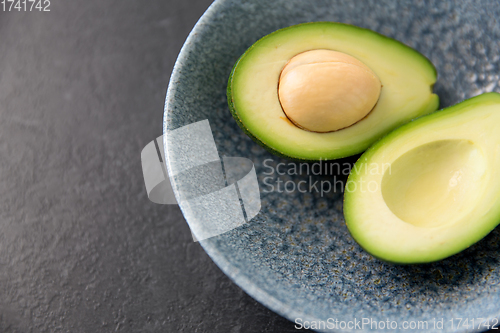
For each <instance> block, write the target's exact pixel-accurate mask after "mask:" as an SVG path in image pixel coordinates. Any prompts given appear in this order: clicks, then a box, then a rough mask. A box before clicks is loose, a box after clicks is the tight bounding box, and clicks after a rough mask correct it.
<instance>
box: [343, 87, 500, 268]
mask: <svg viewBox="0 0 500 333" xmlns="http://www.w3.org/2000/svg"><path fill="white" fill-rule="evenodd" d="M498 124H500V94H498V93H487V94H483V95H480V96H477V97H473V98H470V99H468V100H465V101H463V102H461V103H459V104H456V105H454V106H451V107H449V108H446V109H443V110H441V111H438V112H435V113H433V114H430V115H427V116H424V117H421V118H419V119H417V120H414V121H412V122H410V123H408V124H406V125H403V126H402V127H400V128H398V129H396V130H395V131H393V132H391V133H390V134H389V135H387V136H386V137H384V138H383V139H381V140H380V141H378V142H377V143H376V144H375V145H373V146H372V147H370V148H369V149H368V150H367V151H366V152H365V153H364V154H363V155H362V156H361V157H360V158H359V160H358V161H357V162H356V164H355V165H354V167H353V168H352V171H351V174H350V175H349V178H348V181H347V183H346V188H345V195H344V216H345V221H346V224H347V227H348V229H349V231H350V233H351V235H352V236H353V238H354V239H355V240H356V241H357V242H358V243H359V244H360V245H361V247H363V248H364V249H365V250H366V251H368V252H369V253H371V254H372V255H373V256H375V257H377V258H380V259H382V260H385V261H389V262H394V263H402V264H413V263H427V262H432V261H437V260H441V259H444V258H446V257H449V256H451V255H453V254H456V253H458V252H460V251H462V250H464V249H466V248H468V247H469V246H471V245H472V244H474V243H476V242H477V241H479V240H480V239H482V238H483V237H485V236H486V235H487V234H488V233H489V232H490V231H491V230H493V229H494V228H495V227H496V226H497V225H498V224H499V223H500V173H498V170H499V169H500V131H498Z"/></svg>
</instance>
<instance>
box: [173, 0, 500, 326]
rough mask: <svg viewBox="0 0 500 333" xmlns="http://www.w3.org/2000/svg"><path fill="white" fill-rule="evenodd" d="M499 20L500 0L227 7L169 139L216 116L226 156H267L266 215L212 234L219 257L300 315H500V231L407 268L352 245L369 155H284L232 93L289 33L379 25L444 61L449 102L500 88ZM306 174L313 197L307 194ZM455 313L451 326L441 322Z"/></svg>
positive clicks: (263, 179) (181, 71) (177, 97)
mask: <svg viewBox="0 0 500 333" xmlns="http://www.w3.org/2000/svg"><path fill="white" fill-rule="evenodd" d="M497 17H500V4H498V2H496V1H481V2H478V1H459V2H453V1H435V2H434V1H413V2H401V1H397V0H393V1H380V0H373V1H371V0H370V1H369V0H356V1H347V0H346V1H320V0H308V1H302V0H273V1H269V0H252V1H240V0H234V1H233V0H219V1H216V2H215V3H214V4H213V5H212V6H211V7H210V8H209V10H208V11H207V12H206V13H205V14H204V16H203V17H202V18H201V19H200V21H199V22H198V24H197V25H196V27H195V28H194V30H193V32H192V33H191V35H190V36H189V38H188V40H187V41H186V44H185V46H184V48H183V50H182V52H181V54H180V56H179V59H178V61H177V63H176V66H175V68H174V72H173V76H172V79H171V82H170V87H169V92H168V95H167V104H166V108H165V121H164V131H165V133H167V136H168V133H169V131H172V130H174V129H177V128H179V127H182V126H185V125H188V124H191V123H194V122H197V121H201V120H205V119H208V121H209V123H210V126H211V130H212V133H213V136H214V139H215V143H216V146H217V149H218V152H219V154H220V155H221V156H238V157H245V158H248V159H250V160H252V161H253V163H254V165H255V169H256V173H257V178H258V181H259V186H260V196H261V211H260V213H259V214H258V215H257V216H256V217H255V218H254V219H253V220H251V221H250V222H249V223H247V224H245V225H243V226H242V227H239V228H237V229H234V230H231V231H229V232H227V233H224V234H222V235H220V236H217V237H213V238H209V239H207V240H204V241H202V242H201V244H202V246H203V247H204V248H205V250H206V251H207V253H208V254H209V255H210V256H211V257H212V258H213V260H214V261H215V262H216V263H217V264H218V265H219V266H220V267H221V269H222V270H223V271H224V272H225V273H226V274H227V275H229V276H230V277H231V278H232V279H233V280H234V281H235V282H236V283H237V284H238V285H239V286H240V287H242V288H243V289H244V290H245V291H246V292H247V293H248V294H250V295H251V296H253V297H254V298H256V299H257V300H259V301H260V302H261V303H263V304H265V305H266V306H268V307H270V308H271V309H272V310H274V311H276V312H278V313H280V314H281V315H284V316H285V317H287V318H289V319H291V320H292V321H293V320H295V318H302V319H303V320H324V321H326V320H327V319H328V318H337V319H338V320H339V321H340V320H344V321H349V320H354V318H356V319H358V320H361V319H362V318H370V319H373V320H376V321H385V320H386V319H389V320H392V321H396V322H398V323H401V322H403V321H404V320H413V321H416V320H420V321H428V322H429V327H428V329H427V330H426V331H429V332H430V331H440V332H443V331H444V332H447V331H455V330H457V326H456V323H455V325H454V326H453V325H451V324H450V322H449V320H450V319H452V318H458V317H461V318H494V317H498V316H499V315H500V303H499V302H498V299H499V298H500V284H499V281H500V251H499V250H500V230H499V229H498V228H497V229H496V230H493V231H492V232H491V234H490V235H488V236H487V237H486V238H485V239H483V240H482V241H480V242H479V243H477V244H476V245H474V246H472V247H471V248H469V249H468V250H466V251H464V252H462V253H460V254H458V255H455V256H453V257H452V258H449V259H447V260H444V261H441V262H437V263H433V264H427V265H418V266H397V265H392V264H388V263H384V262H381V261H379V260H377V259H374V258H373V257H372V256H370V255H369V254H367V253H366V252H365V251H364V250H363V249H361V248H360V247H359V246H358V245H357V244H356V242H355V241H354V240H353V239H352V237H351V236H350V234H349V232H348V231H347V229H346V226H345V222H344V219H343V215H342V198H343V193H342V191H343V185H344V184H345V180H346V178H347V173H348V170H349V167H350V166H351V165H352V163H353V162H354V161H355V158H349V159H343V160H339V161H334V162H330V163H321V164H318V165H316V166H313V164H312V163H310V164H309V167H306V166H305V165H301V163H299V162H293V161H289V160H285V159H282V158H278V157H276V156H274V155H272V154H270V153H268V152H267V151H266V150H264V149H263V148H261V147H260V146H259V145H257V144H256V143H254V142H253V141H252V140H251V139H250V138H249V137H247V136H246V135H245V134H244V133H243V132H242V131H241V130H240V128H239V127H238V126H237V124H236V123H235V121H234V120H233V119H232V117H231V114H230V112H229V109H228V107H227V100H226V85H227V80H228V76H229V73H230V71H231V69H232V66H233V65H234V63H235V61H236V60H237V59H238V57H239V56H240V55H241V54H242V53H243V52H244V51H245V50H246V49H247V48H248V47H249V46H250V45H252V44H253V43H254V42H255V41H256V40H258V39H259V38H260V37H262V36H264V35H266V34H268V33H270V32H272V31H275V30H277V29H279V28H283V27H286V26H290V25H293V24H298V23H302V22H311V21H336V22H344V23H349V24H353V25H357V26H360V27H364V28H369V29H372V30H375V31H377V32H379V33H382V34H384V35H387V36H389V37H392V38H395V39H397V40H399V41H401V42H403V43H405V44H407V45H409V46H411V47H413V48H415V49H417V50H418V51H419V52H421V53H422V54H424V55H425V56H427V57H428V58H429V59H430V60H431V61H432V62H433V63H434V65H435V66H436V68H437V71H438V81H437V83H436V85H435V88H434V91H435V92H436V93H437V94H438V95H439V96H440V99H441V107H446V106H449V105H452V104H455V103H457V102H460V101H461V100H463V99H465V98H469V97H472V96H475V95H478V94H480V93H483V92H489V91H497V92H500V82H499V80H500V75H499V74H498V73H500V71H499V69H500V68H499V63H500V61H499V60H500V24H499V23H498V22H497V20H496V18H497ZM166 154H167V163H172V161H175V160H177V159H181V158H182V156H180V155H179V153H178V150H177V149H176V147H173V146H172V145H169V142H168V140H167V145H166ZM277 167H278V169H277ZM307 168H309V170H307ZM320 169H321V170H320ZM278 171H279V172H278ZM300 171H302V173H301V172H300ZM184 181H189V180H184ZM301 181H305V183H303V184H307V189H306V191H299V190H297V187H296V185H297V184H298V183H299V182H301ZM327 183H329V184H330V185H331V189H330V190H329V191H327V189H328V188H327V185H326V184H327ZM294 184H295V186H294ZM314 184H316V185H315V186H314ZM175 185H176V184H174V187H176V186H175ZM177 185H182V184H177ZM322 186H323V187H322ZM322 188H323V191H322V190H321V189H322ZM181 209H182V210H183V213H184V216H185V217H186V219H187V220H189V219H190V218H192V212H191V211H190V207H188V206H183V205H182V203H181ZM206 218H207V219H208V220H209V219H210V218H213V217H211V216H207V217H206ZM441 319H444V322H445V324H444V327H443V330H441V329H437V328H435V327H433V326H432V322H433V320H434V322H435V321H436V320H441ZM446 322H447V323H446ZM478 324H479V323H478V322H476V325H475V327H474V328H470V327H469V328H468V330H469V331H474V330H477V328H478ZM481 329H484V327H482V328H481ZM341 330H342V331H350V330H349V328H347V327H346V328H342V329H341ZM384 330H391V329H390V328H389V329H387V328H384V329H381V331H384ZM458 330H459V331H463V330H465V328H462V327H459V329H458ZM409 331H411V329H409Z"/></svg>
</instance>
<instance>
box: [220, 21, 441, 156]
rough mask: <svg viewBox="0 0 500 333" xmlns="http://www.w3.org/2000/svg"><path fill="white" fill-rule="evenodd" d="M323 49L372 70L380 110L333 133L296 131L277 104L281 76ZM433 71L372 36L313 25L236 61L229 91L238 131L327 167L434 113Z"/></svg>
mask: <svg viewBox="0 0 500 333" xmlns="http://www.w3.org/2000/svg"><path fill="white" fill-rule="evenodd" d="M318 49H326V50H333V51H339V52H343V53H346V54H348V55H350V56H353V57H355V58H357V59H358V60H360V61H361V62H363V63H364V64H365V65H367V66H368V67H369V68H370V69H371V70H372V71H373V72H374V73H375V74H376V75H377V76H378V78H379V79H380V81H381V83H382V89H381V94H380V97H379V100H378V102H377V104H376V106H375V107H374V108H373V109H372V110H371V112H370V113H369V114H368V115H367V116H366V117H365V118H363V119H361V120H360V121H358V122H357V123H355V124H353V125H351V126H349V127H347V128H344V129H341V130H338V131H335V132H329V133H316V132H310V131H307V130H304V129H300V128H298V127H297V126H295V125H294V124H293V123H292V122H291V121H290V120H289V119H288V118H287V116H286V114H285V113H284V112H283V109H282V108H281V104H280V101H279V97H278V82H279V77H280V73H281V70H282V69H283V67H284V66H285V65H286V64H287V62H288V61H289V60H290V59H291V58H293V57H294V56H295V55H297V54H299V53H302V52H305V51H309V50H318ZM435 81H436V70H435V68H434V66H433V65H432V64H431V62H430V61H429V60H428V59H427V58H425V57H424V56H423V55H421V54H420V53H418V52H417V51H415V50H414V49H412V48H410V47H408V46H406V45H404V44H402V43H400V42H398V41H396V40H393V39H391V38H388V37H385V36H382V35H380V34H378V33H376V32H373V31H371V30H367V29H363V28H358V27H355V26H351V25H346V24H341V23H332V22H315V23H305V24H300V25H296V26H291V27H288V28H284V29H281V30H278V31H276V32H274V33H272V34H270V35H267V36H265V37H263V38H262V39H260V40H259V41H257V42H256V43H255V44H253V45H252V46H251V47H250V48H249V49H248V50H247V51H246V52H245V53H244V54H243V55H242V56H241V57H240V59H239V60H238V61H237V63H236V64H235V66H234V68H233V71H232V73H231V75H230V78H229V83H228V87H227V95H228V103H229V107H230V109H231V112H232V114H233V117H234V118H235V120H236V121H237V123H238V125H239V126H240V127H241V128H242V129H243V130H244V131H245V132H246V133H247V134H248V135H249V136H250V137H252V138H253V139H254V140H256V141H257V142H258V143H259V144H261V145H262V146H264V147H265V148H267V149H268V150H270V151H271V152H273V153H275V154H277V155H280V156H284V157H288V158H292V159H298V160H311V161H314V160H330V159H336V158H341V157H346V156H350V155H354V154H358V153H361V152H363V151H364V150H366V149H367V148H368V147H369V146H370V145H371V144H373V143H374V142H375V141H376V140H377V139H379V138H380V137H382V136H384V135H385V134H387V133H388V132H390V131H391V130H393V129H394V128H396V127H398V126H400V125H402V124H404V123H407V122H408V121H410V120H411V119H414V118H416V117H419V116H422V115H425V114H428V113H430V112H432V111H435V110H436V109H437V108H438V105H439V99H438V97H437V95H435V94H433V93H432V87H433V85H434V82H435Z"/></svg>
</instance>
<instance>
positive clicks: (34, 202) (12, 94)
mask: <svg viewBox="0 0 500 333" xmlns="http://www.w3.org/2000/svg"><path fill="white" fill-rule="evenodd" d="M209 4H210V1H208V0H189V1H187V0H168V1H162V0H149V1H138V0H127V1H123V0H121V1H120V0H114V1H112V0H106V1H100V0H91V1H90V0H89V1H78V2H77V1H61V0H53V1H52V4H51V6H50V9H51V11H50V12H41V13H40V12H31V13H30V12H28V13H23V12H10V13H9V12H0V36H1V46H0V66H1V67H0V156H1V158H0V170H1V174H0V175H1V176H0V205H1V206H0V207H1V208H0V295H1V297H0V332H115V331H118V332H293V331H295V329H294V327H293V323H291V322H289V321H287V320H286V319H284V318H282V317H280V316H278V315H276V314H274V313H273V312H271V311H270V310H268V309H266V308H265V307H263V306H262V305H260V304H259V303H257V302H256V301H254V300H253V299H252V298H250V297H249V296H247V295H246V294H245V293H244V292H243V291H242V290H241V289H240V288H238V287H237V286H236V285H234V284H233V283H232V282H231V281H230V280H229V279H228V278H227V277H226V276H225V275H224V274H223V273H222V272H221V271H220V270H219V269H218V268H217V267H216V266H215V264H214V263H213V262H212V261H211V260H210V258H209V257H208V256H207V255H206V254H205V252H204V251H203V250H202V249H201V247H200V245H199V244H198V243H193V242H192V240H191V235H190V232H189V229H188V227H187V224H186V223H185V221H184V218H183V217H182V214H181V212H180V210H179V209H178V208H177V207H175V206H160V205H155V204H153V203H151V202H149V200H148V199H147V196H146V192H145V188H144V184H143V180H142V171H141V165H140V152H141V149H142V148H143V147H144V146H145V145H146V144H147V143H148V142H149V141H151V140H152V139H153V138H155V137H156V136H158V135H160V134H161V130H162V115H163V102H164V98H165V91H166V87H167V83H168V79H169V76H170V72H171V70H172V67H173V64H174V61H175V59H176V56H177V53H178V52H179V50H180V48H181V46H182V43H183V42H184V40H185V38H186V36H187V34H188V33H189V31H190V29H191V28H192V26H193V25H194V23H195V22H196V20H197V19H198V17H199V16H200V15H201V14H202V13H203V11H204V10H205V8H206V7H208V5H209Z"/></svg>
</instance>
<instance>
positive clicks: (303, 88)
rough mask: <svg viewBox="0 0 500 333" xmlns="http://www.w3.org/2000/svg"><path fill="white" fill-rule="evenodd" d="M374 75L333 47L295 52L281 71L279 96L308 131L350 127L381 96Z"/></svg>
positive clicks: (288, 112)
mask: <svg viewBox="0 0 500 333" xmlns="http://www.w3.org/2000/svg"><path fill="white" fill-rule="evenodd" d="M381 88H382V85H381V83H380V80H379V78H378V77H377V75H376V74H375V73H374V72H373V71H372V70H371V69H370V68H369V67H368V66H366V65H365V64H364V63H362V62H361V61H359V60H358V59H356V58H354V57H352V56H350V55H348V54H345V53H342V52H337V51H332V50H311V51H306V52H302V53H299V54H297V55H296V56H294V57H293V58H291V59H290V61H288V63H287V64H286V65H285V66H284V67H283V70H282V71H281V74H280V77H279V82H278V97H279V101H280V103H281V107H282V109H283V112H284V113H285V114H286V116H287V117H288V118H289V119H290V120H291V121H292V122H293V123H294V124H295V125H296V126H297V127H300V128H302V129H305V130H308V131H311V132H320V133H324V132H333V131H337V130H340V129H342V128H346V127H349V126H351V125H353V124H355V123H357V122H358V121H360V120H361V119H363V118H364V117H366V115H368V114H369V113H370V111H371V110H372V109H373V108H374V107H375V105H376V104H377V101H378V99H379V97H380V92H381Z"/></svg>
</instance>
